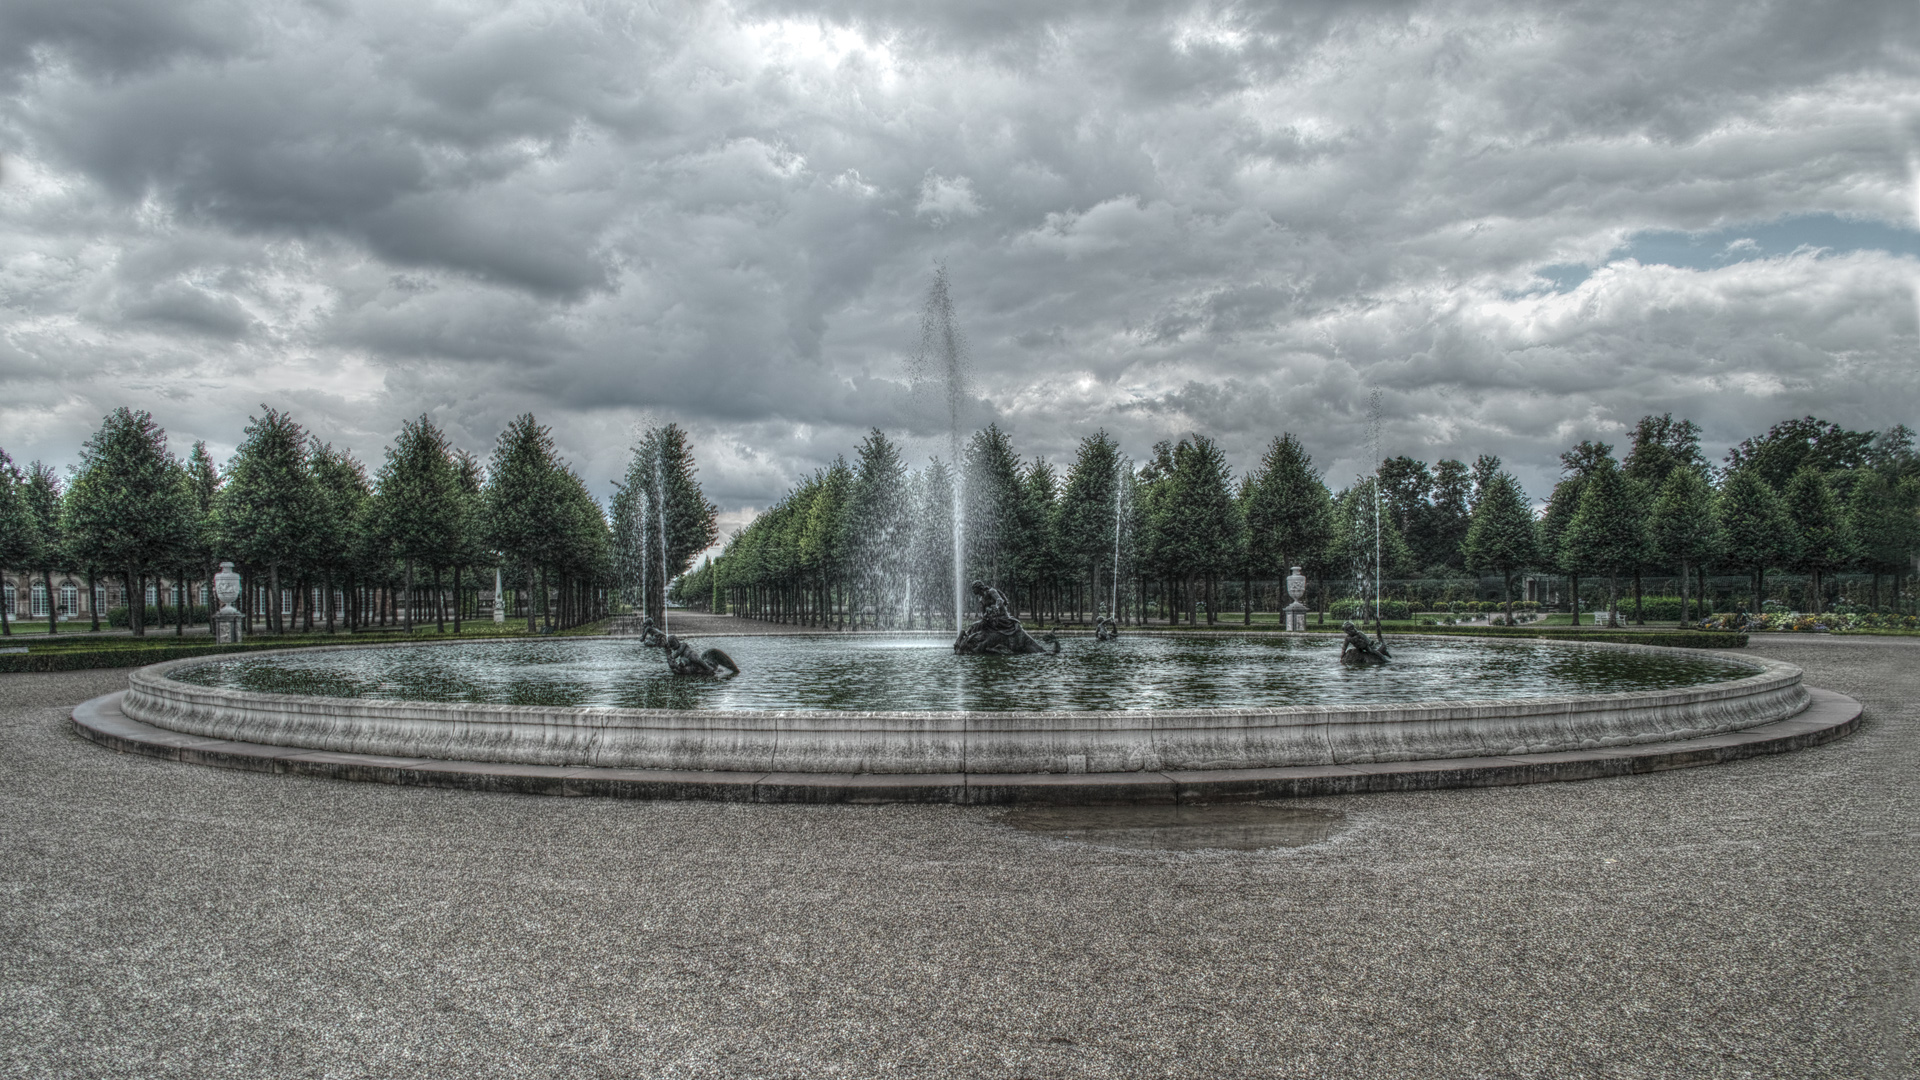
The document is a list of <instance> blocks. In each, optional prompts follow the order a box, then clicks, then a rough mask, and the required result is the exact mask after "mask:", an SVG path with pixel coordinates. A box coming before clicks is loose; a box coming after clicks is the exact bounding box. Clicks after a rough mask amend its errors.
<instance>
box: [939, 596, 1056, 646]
mask: <svg viewBox="0 0 1920 1080" xmlns="http://www.w3.org/2000/svg"><path fill="white" fill-rule="evenodd" d="M973 595H974V597H975V599H977V600H978V601H979V603H980V613H981V614H980V621H979V622H976V623H974V624H973V625H972V626H969V627H967V628H966V629H965V630H962V631H960V636H959V637H958V638H955V639H954V642H953V651H954V652H957V653H963V654H966V655H970V656H981V655H986V654H989V653H991V654H994V655H998V656H1019V655H1022V654H1025V653H1044V652H1054V653H1058V652H1059V651H1060V642H1059V641H1058V640H1057V639H1056V638H1054V636H1053V635H1052V634H1048V635H1046V638H1045V640H1046V641H1047V642H1048V644H1051V645H1052V646H1053V648H1052V649H1051V650H1049V649H1048V648H1046V646H1043V645H1041V644H1040V642H1038V641H1035V640H1033V635H1031V634H1029V633H1027V631H1026V628H1024V627H1022V626H1021V625H1020V620H1019V619H1016V618H1014V617H1013V612H1012V610H1011V608H1010V606H1009V605H1008V604H1007V598H1006V595H1005V594H1004V593H1002V592H1001V591H1000V590H999V589H996V588H994V587H993V586H991V585H989V584H987V583H986V582H984V581H976V582H974V583H973Z"/></svg>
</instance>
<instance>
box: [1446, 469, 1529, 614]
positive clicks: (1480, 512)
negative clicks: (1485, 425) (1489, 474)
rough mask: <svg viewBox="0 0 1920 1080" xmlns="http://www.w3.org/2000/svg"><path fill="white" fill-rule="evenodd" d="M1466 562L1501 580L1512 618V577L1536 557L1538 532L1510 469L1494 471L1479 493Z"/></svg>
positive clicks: (1469, 528)
mask: <svg viewBox="0 0 1920 1080" xmlns="http://www.w3.org/2000/svg"><path fill="white" fill-rule="evenodd" d="M1465 547H1466V556H1467V566H1468V567H1469V568H1470V569H1472V570H1474V571H1476V572H1478V573H1494V574H1499V575H1500V576H1501V580H1502V581H1503V582H1504V583H1505V587H1504V589H1503V595H1504V596H1505V597H1506V600H1507V621H1508V622H1509V623H1511V622H1512V621H1513V578H1514V575H1515V574H1518V573H1520V572H1521V571H1523V570H1525V569H1526V568H1527V567H1529V566H1533V565H1535V564H1536V563H1538V562H1539V561H1540V548H1539V535H1538V533H1537V532H1535V530H1534V521H1533V510H1532V509H1531V508H1530V507H1529V506H1528V505H1527V496H1526V493H1525V492H1523V491H1521V490H1520V481H1518V480H1516V479H1515V478H1514V476H1513V474H1512V473H1509V472H1501V473H1496V474H1495V475H1494V477H1493V479H1492V480H1490V481H1488V482H1487V485H1486V487H1485V488H1484V489H1483V490H1482V491H1481V493H1480V499H1479V502H1478V503H1477V504H1476V505H1475V506H1474V508H1473V518H1472V521H1471V522H1470V523H1469V524H1468V526H1467V539H1466V545H1465Z"/></svg>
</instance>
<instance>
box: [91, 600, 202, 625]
mask: <svg viewBox="0 0 1920 1080" xmlns="http://www.w3.org/2000/svg"><path fill="white" fill-rule="evenodd" d="M145 618H146V623H145V625H147V626H172V625H174V621H173V609H172V608H170V607H160V606H156V605H153V604H149V605H147V608H146V615H145ZM206 621H207V609H206V608H205V607H204V606H202V605H200V604H194V605H192V606H190V607H188V608H187V625H189V626H197V625H199V624H201V623H204V622H206ZM107 625H108V626H111V627H114V628H116V629H120V630H125V629H126V628H127V627H129V626H132V625H133V609H132V608H130V607H128V606H127V605H125V604H122V605H120V606H119V607H117V608H114V609H112V610H111V611H108V612H107Z"/></svg>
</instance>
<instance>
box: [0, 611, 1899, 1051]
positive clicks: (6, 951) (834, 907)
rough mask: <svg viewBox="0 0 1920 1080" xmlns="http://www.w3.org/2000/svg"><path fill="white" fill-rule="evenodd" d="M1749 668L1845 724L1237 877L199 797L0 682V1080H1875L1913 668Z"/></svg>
mask: <svg viewBox="0 0 1920 1080" xmlns="http://www.w3.org/2000/svg"><path fill="white" fill-rule="evenodd" d="M1757 647H1758V648H1759V649H1761V650H1763V651H1765V652H1766V653H1768V654H1769V655H1776V656H1780V657H1782V658H1785V659H1788V660H1792V661H1794V662H1796V663H1800V664H1802V665H1804V666H1806V667H1807V669H1808V672H1809V682H1811V683H1812V684H1814V685H1818V686H1825V687H1829V688H1832V689H1835V690H1839V691H1841V692H1844V693H1847V694H1851V695H1853V696H1854V697H1857V698H1859V699H1861V700H1862V701H1863V702H1865V703H1866V705H1867V712H1866V720H1865V723H1864V724H1863V726H1862V728H1861V730H1860V732H1859V733H1858V734H1856V735H1855V736H1853V737H1852V738H1849V739H1845V740H1842V741H1841V742H1838V743H1835V744H1832V745H1829V746H1825V747H1820V748H1816V749H1813V750H1808V751H1804V752H1801V753H1798V754H1792V755H1786V756H1783V757H1777V758H1766V759H1757V760H1751V761H1745V762H1739V763H1735V764H1732V765H1725V766H1719V767H1715V768H1708V769H1697V770H1690V771H1685V772H1679V773H1668V774H1661V775H1653V776H1643V777H1629V778H1622V779H1614V780H1600V781H1591V782H1586V783H1579V784H1563V785H1544V786H1539V787H1531V788H1509V789H1494V790H1482V791H1444V792H1426V793H1408V794H1394V795H1376V796H1362V797H1351V798H1337V799H1320V800H1313V801H1311V802H1310V803H1307V802H1303V803H1301V804H1300V805H1311V806H1315V807H1319V808H1324V809H1331V810H1338V811H1344V812H1345V813H1346V814H1347V817H1348V828H1347V829H1346V830H1345V831H1344V832H1342V833H1341V834H1339V835H1338V836H1336V838H1334V839H1333V840H1331V841H1329V842H1326V843H1323V844H1319V845H1316V846H1311V847H1303V848H1291V849H1279V850H1272V851H1261V852H1220V851H1206V852H1168V851H1140V850H1115V849H1105V848H1097V847H1089V846H1085V845H1079V844H1075V843H1071V842H1067V841H1062V840H1058V839H1050V838H1047V837H1045V836H1041V835H1036V834H1032V833H1026V832H1018V831H1015V830H1012V829H1009V828H1007V827H1006V826H1004V825H1002V824H999V823H998V819H999V817H1000V816H1001V814H1002V812H1001V811H996V810H991V809H981V808H959V807H923V806H912V807H905V806H900V807H887V806H882V807H849V806H827V807H808V806H742V805H726V804H700V803H629V802H613V801H599V800H584V799H583V800H560V799H547V798H538V797H528V796H502V795H481V794H470V793H464V792H457V791H441V790H414V789H403V788H392V787H386V786H378V785H360V784H350V783H342V782H334V781H326V780H309V779H301V778H295V777H278V776H260V775H253V774H247V773H238V772H229V771H223V770H216V769H207V768H198V767H194V766H187V765H180V764H175V763H168V762H159V761H150V760H144V759H137V758H130V757H123V756H119V755H115V754H112V753H109V752H107V751H105V750H102V749H100V748H99V747H96V746H93V745H91V744H88V743H84V742H82V741H80V740H79V739H78V738H77V737H76V736H74V735H72V734H70V733H69V732H68V731H67V730H66V728H65V725H64V718H65V715H66V712H67V709H68V708H69V707H70V706H71V705H72V704H73V703H76V702H78V701H81V700H83V699H86V698H88V697H92V696H94V695H97V694H101V693H106V692H109V691H112V690H114V689H117V688H119V687H120V686H121V685H123V682H124V676H121V675H116V674H114V673H93V672H83V673H75V674H59V675H4V676H0V740H4V745H5V747H6V751H7V752H6V754H5V757H4V761H3V763H0V769H4V775H5V780H6V782H5V784H4V787H0V890H3V891H4V895H5V902H4V903H3V904H0V1075H5V1076H34V1077H37V1076H63V1077H66V1076H71V1077H117V1076H139V1077H173V1076H178V1077H213V1076H244V1077H255V1076H274V1077H342V1078H344V1077H380V1078H392V1077H411V1076H434V1077H460V1078H461V1080H472V1078H481V1077H516V1078H519V1077H601V1076H607V1077H613V1076H620V1077H627V1076H673V1077H678V1076H687V1077H751V1076H775V1077H820V1076H856V1077H858V1076H982V1077H1053V1076H1143V1077H1144V1076H1153V1077H1158V1076H1260V1077H1265V1076H1273V1077H1296V1076H1298V1077H1307V1076H1312V1077H1320V1076H1325V1077H1375V1076H1405V1077H1649V1078H1652V1077H1660V1078H1669V1077H1695V1076H1727V1077H1781V1078H1789V1077H1792V1078H1802V1077H1847V1078H1856V1077H1899V1076H1912V1075H1915V1069H1916V1064H1917V1063H1920V1051H1917V1050H1916V1043H1920V1026H1917V1025H1916V1012H1917V1011H1920V972H1917V970H1916V952H1917V949H1916V938H1915V930H1916V914H1917V912H1916V908H1917V907H1920V842H1916V839H1915V837H1916V835H1920V785H1916V779H1915V777H1916V766H1917V765H1920V727H1917V722H1920V705H1916V702H1920V641H1912V640H1900V639H1871V638H1868V639H1859V638H1855V639H1831V638H1823V639H1814V640H1808V639H1800V638H1795V639H1763V640H1762V643H1761V644H1760V645H1759V646H1757Z"/></svg>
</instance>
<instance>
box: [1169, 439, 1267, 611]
mask: <svg viewBox="0 0 1920 1080" xmlns="http://www.w3.org/2000/svg"><path fill="white" fill-rule="evenodd" d="M1163 469H1164V474H1163V475H1162V476H1161V480H1162V483H1161V484H1160V485H1159V488H1158V495H1157V498H1156V500H1155V504H1154V505H1153V506H1151V507H1150V509H1149V513H1150V514H1151V518H1152V524H1151V525H1150V526H1149V528H1150V529H1151V530H1152V532H1153V533H1154V534H1155V535H1156V537H1157V540H1156V541H1155V545H1154V546H1155V548H1156V550H1157V551H1158V552H1159V560H1160V562H1161V564H1162V565H1163V566H1164V567H1166V568H1167V569H1168V570H1170V571H1171V572H1172V575H1171V576H1172V577H1173V578H1174V579H1176V580H1178V581H1179V582H1180V583H1181V584H1182V586H1183V588H1184V595H1185V598H1186V604H1185V607H1186V612H1187V621H1188V622H1189V623H1192V622H1194V621H1195V619H1196V617H1197V608H1198V606H1199V604H1200V602H1201V600H1202V599H1204V600H1205V603H1206V608H1207V622H1208V624H1212V623H1214V622H1216V621H1217V619H1218V607H1219V604H1218V602H1217V600H1216V592H1217V581H1218V577H1219V575H1220V574H1221V573H1223V572H1226V571H1228V570H1230V569H1232V567H1233V554H1234V549H1235V547H1236V545H1237V541H1238V539H1239V536H1240V531H1241V529H1243V528H1244V527H1245V526H1244V525H1243V523H1242V521H1241V518H1240V507H1239V504H1238V502H1237V501H1236V500H1235V499H1234V495H1233V474H1232V470H1231V469H1229V468H1228V466H1227V459H1226V455H1225V454H1223V453H1222V452H1221V451H1220V447H1219V444H1217V443H1215V442H1214V441H1213V440H1212V439H1209V438H1208V437H1206V436H1205V435H1200V434H1193V435H1189V436H1188V437H1186V438H1184V439H1181V440H1180V441H1179V443H1177V444H1175V445H1173V446H1172V447H1171V448H1170V449H1168V450H1166V451H1165V452H1164V463H1163Z"/></svg>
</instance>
